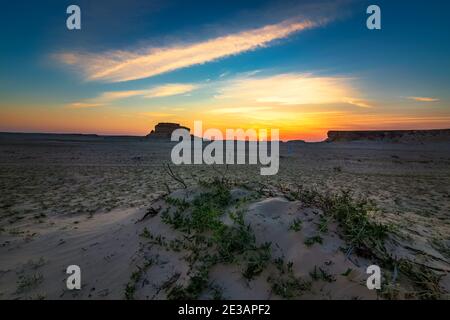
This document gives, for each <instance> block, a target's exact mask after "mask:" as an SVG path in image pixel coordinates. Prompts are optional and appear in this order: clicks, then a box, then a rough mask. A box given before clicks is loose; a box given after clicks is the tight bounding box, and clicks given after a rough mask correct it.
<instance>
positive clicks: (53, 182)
mask: <svg viewBox="0 0 450 320" xmlns="http://www.w3.org/2000/svg"><path fill="white" fill-rule="evenodd" d="M171 147H172V145H171V144H170V143H161V142H149V141H144V140H127V139H122V140H119V139H116V140H113V139H102V138H95V137H94V138H89V137H82V138H80V137H64V136H39V135H33V136H25V137H24V136H20V135H0V176H1V179H0V188H1V192H0V298H1V299H79V298H83V299H89V298H92V299H122V298H126V297H128V298H136V299H166V298H168V295H169V297H170V293H172V294H173V293H174V291H173V289H174V288H178V287H186V286H188V284H189V281H191V279H192V271H193V270H192V266H190V265H189V264H188V263H187V260H189V259H187V257H189V256H190V255H189V254H188V253H189V252H191V251H192V250H191V249H192V248H190V249H189V248H187V249H186V248H185V247H183V250H181V251H176V250H171V249H170V246H169V247H167V245H165V244H166V242H167V243H175V242H177V239H178V240H180V241H182V240H183V239H186V238H185V236H186V234H183V233H182V232H180V231H179V230H174V229H173V228H171V226H170V225H167V224H166V223H164V222H163V221H162V218H161V212H163V211H164V210H165V209H167V210H169V211H170V210H173V208H171V206H170V204H168V203H166V201H165V200H164V199H163V198H161V197H162V196H164V195H167V194H169V197H173V196H175V197H181V198H186V197H187V198H189V197H190V195H189V192H190V193H192V194H193V195H194V197H195V195H199V194H201V191H199V190H198V189H197V188H198V187H197V186H198V182H199V180H205V179H208V178H209V179H210V178H213V177H217V176H221V175H222V174H223V173H225V168H223V167H214V168H213V167H211V166H205V165H198V166H180V167H176V168H174V170H175V171H176V173H177V174H178V175H180V176H181V177H182V178H183V179H184V181H185V182H186V184H187V185H188V189H186V190H184V189H181V187H182V186H181V185H180V184H179V183H178V182H176V181H174V180H173V179H171V178H170V177H169V176H168V174H167V173H166V171H165V170H164V168H163V164H164V163H165V162H167V161H168V160H169V154H170V150H171ZM449 168H450V145H449V144H446V143H440V144H432V145H431V144H387V143H376V142H370V143H369V142H365V143H363V142H353V143H318V144H303V143H290V144H283V145H282V146H281V159H280V170H279V173H278V174H277V175H276V176H271V177H263V176H260V175H259V167H258V166H246V165H240V166H237V165H236V166H230V167H229V168H228V170H227V171H226V177H227V178H228V179H229V180H230V185H232V187H231V190H232V191H233V194H234V193H238V194H240V193H244V194H245V192H251V193H252V194H253V193H255V192H256V195H254V196H253V195H252V196H251V197H250V199H249V200H248V199H245V201H243V202H245V203H244V204H243V205H242V208H241V209H242V210H243V212H245V216H244V220H245V224H246V225H250V226H251V230H252V232H253V233H254V237H255V239H256V244H257V245H258V246H260V245H262V244H264V243H266V242H271V243H272V245H271V247H270V256H271V258H270V259H269V262H268V264H267V265H265V268H264V270H263V271H262V272H261V273H260V274H258V275H257V277H256V278H255V279H252V280H251V281H249V280H248V279H244V278H245V277H243V276H242V268H243V264H244V262H242V261H241V260H242V259H244V258H242V257H240V256H239V257H237V258H236V259H237V260H236V261H233V263H216V264H214V265H213V266H211V268H210V269H209V270H208V271H209V272H208V285H207V286H206V288H205V290H204V291H203V292H201V294H200V295H199V296H198V297H197V298H212V297H215V296H220V297H221V298H226V299H231V298H261V299H283V298H293V299H303V298H304V299H330V298H331V299H341V298H342V299H356V298H361V299H374V298H386V297H391V298H422V297H423V296H424V295H422V294H421V292H422V291H423V289H421V288H418V287H417V282H418V280H417V279H414V276H412V275H411V274H408V275H403V276H402V275H400V276H399V277H398V279H399V280H398V281H397V283H396V286H397V287H398V288H397V289H398V290H397V291H399V292H400V294H398V295H393V296H391V295H389V294H388V293H386V292H385V293H386V294H384V295H381V294H377V293H375V292H374V291H369V290H367V288H365V278H366V277H367V276H366V275H365V273H364V271H365V267H366V266H367V265H368V264H371V263H373V262H374V261H372V260H371V259H372V258H367V257H364V256H360V255H358V254H357V253H352V254H350V255H349V256H347V255H346V252H345V251H343V250H341V248H342V247H343V246H344V245H345V239H344V237H343V236H342V234H341V232H340V230H339V226H338V225H337V224H336V223H335V222H330V225H329V227H328V232H327V233H326V234H323V235H322V236H321V237H322V243H321V244H318V243H315V244H313V245H312V246H309V245H306V244H305V241H306V239H307V238H308V237H311V236H312V235H313V234H316V233H317V224H318V222H317V221H316V220H317V219H318V217H320V216H321V215H322V214H321V211H320V208H314V207H313V206H305V203H304V202H303V201H301V200H297V199H290V198H289V197H288V194H289V192H290V191H292V190H296V189H297V188H298V187H299V186H302V187H305V188H312V189H315V190H318V191H319V192H325V193H326V192H330V190H331V191H338V190H341V189H350V190H351V191H352V193H353V194H354V195H355V196H363V197H365V198H368V199H371V200H373V201H374V202H375V204H376V206H377V211H376V214H375V215H374V216H373V217H372V218H373V220H374V221H378V222H381V223H384V224H389V225H392V226H395V231H392V235H390V236H389V239H388V240H389V241H387V242H386V248H387V251H388V252H389V254H390V256H392V257H395V258H396V259H404V260H407V261H411V262H412V263H414V265H416V266H421V268H424V269H421V270H422V271H424V270H425V271H426V272H431V273H432V274H435V275H437V277H438V280H439V281H438V289H439V291H440V295H439V298H443V299H445V298H448V296H446V294H448V292H450V276H449V272H450V264H449V261H450V218H449V214H450V210H449V209H450V208H449V207H450V183H449V182H450V171H449V170H448V169H449ZM243 185H245V186H251V187H250V188H244V189H242V186H243ZM247 189H251V191H247ZM180 190H181V191H180ZM261 190H262V191H263V192H261ZM258 191H260V192H258ZM180 193H181V194H180ZM191 197H192V195H191ZM238 198H239V197H238ZM244 198H245V196H244ZM155 206H156V209H158V210H155V211H156V212H157V213H156V214H155V216H154V217H150V218H149V217H147V218H146V219H144V220H143V221H140V219H141V218H142V217H143V216H145V213H146V212H148V210H149V208H153V207H155ZM230 212H231V211H230V208H229V207H227V209H226V212H225V213H224V216H223V219H224V223H226V222H227V216H228V215H229V214H230ZM314 212H315V213H314ZM308 215H309V216H310V217H308ZM295 219H299V220H300V221H302V228H301V230H300V231H298V232H294V231H292V230H290V229H289V228H290V226H291V225H292V223H293V221H294V220H295ZM228 220H229V219H228ZM144 230H148V231H149V232H150V233H151V234H152V235H154V238H153V239H149V238H148V237H143V236H142V234H143V232H144ZM158 236H160V237H158ZM155 238H157V239H158V241H155ZM161 239H165V240H164V241H162V240H161ZM277 248H278V249H277ZM172 249H173V248H172ZM189 250H191V251H189ZM278 258H282V259H278ZM240 259H241V260H240ZM277 259H278V260H277ZM244 260H245V259H244ZM280 260H282V261H283V263H281V264H280V263H278V264H277V261H278V262H279V261H280ZM291 262H292V266H291V267H289V265H290V264H289V263H291ZM375 262H376V261H375ZM70 264H77V265H79V266H80V267H81V270H82V284H83V286H82V290H80V291H68V290H67V289H66V286H65V279H66V277H67V275H66V274H65V269H66V267H67V266H68V265H70ZM387 268H388V270H386V274H389V277H391V274H392V273H396V271H395V270H393V269H392V268H389V267H387ZM318 270H319V271H318ZM348 270H350V271H348ZM425 271H424V272H425ZM277 277H278V278H277ZM280 277H282V278H283V279H281V280H282V281H281V280H280V281H278V282H280V283H287V284H292V283H294V285H292V286H288V287H289V288H290V289H292V288H294V289H292V290H290V291H289V292H288V293H289V294H280V290H277V287H275V288H274V285H273V283H274V281H273V279H279V278H280ZM286 277H288V279H287V280H286ZM269 279H272V281H271V280H269ZM421 279H423V278H421ZM285 280H286V281H285ZM291 280H292V281H291ZM293 280H295V281H293ZM299 283H300V284H302V285H299ZM218 288H220V289H218ZM278 289H279V288H278ZM300 289H301V290H300ZM291 291H293V292H291ZM417 292H419V293H417ZM219 294H220V295H219Z"/></svg>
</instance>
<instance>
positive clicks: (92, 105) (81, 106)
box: [67, 102, 104, 109]
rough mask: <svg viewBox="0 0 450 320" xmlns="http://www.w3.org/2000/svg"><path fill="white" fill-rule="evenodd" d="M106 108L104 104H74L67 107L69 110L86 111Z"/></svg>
mask: <svg viewBox="0 0 450 320" xmlns="http://www.w3.org/2000/svg"><path fill="white" fill-rule="evenodd" d="M101 106H104V104H103V103H89V102H73V103H70V104H68V105H67V107H68V108H69V109H85V108H96V107H101Z"/></svg>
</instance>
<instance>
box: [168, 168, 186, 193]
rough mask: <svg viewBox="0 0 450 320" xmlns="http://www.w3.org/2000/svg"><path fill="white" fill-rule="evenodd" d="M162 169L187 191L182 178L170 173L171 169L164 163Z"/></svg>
mask: <svg viewBox="0 0 450 320" xmlns="http://www.w3.org/2000/svg"><path fill="white" fill-rule="evenodd" d="M164 169H165V171H166V173H167V174H168V175H169V176H170V177H171V178H172V179H174V180H175V181H176V182H178V183H180V184H182V185H183V188H184V189H187V185H186V183H185V182H184V180H183V178H181V177H180V176H179V175H177V174H175V173H174V172H173V171H172V168H171V167H170V164H168V163H166V166H165V167H164Z"/></svg>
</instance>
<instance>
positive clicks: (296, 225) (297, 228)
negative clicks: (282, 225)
mask: <svg viewBox="0 0 450 320" xmlns="http://www.w3.org/2000/svg"><path fill="white" fill-rule="evenodd" d="M301 229H302V220H300V219H299V218H296V219H294V221H293V222H292V224H291V226H290V227H289V230H292V231H295V232H298V231H300V230H301Z"/></svg>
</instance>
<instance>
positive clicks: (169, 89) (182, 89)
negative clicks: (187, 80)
mask: <svg viewBox="0 0 450 320" xmlns="http://www.w3.org/2000/svg"><path fill="white" fill-rule="evenodd" d="M197 88H198V85H193V84H167V85H162V86H159V87H156V88H153V89H151V90H150V91H149V92H148V94H146V95H145V97H146V98H160V97H169V96H175V95H180V94H185V93H189V92H191V91H193V90H195V89H197Z"/></svg>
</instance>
